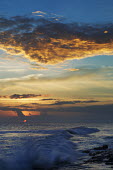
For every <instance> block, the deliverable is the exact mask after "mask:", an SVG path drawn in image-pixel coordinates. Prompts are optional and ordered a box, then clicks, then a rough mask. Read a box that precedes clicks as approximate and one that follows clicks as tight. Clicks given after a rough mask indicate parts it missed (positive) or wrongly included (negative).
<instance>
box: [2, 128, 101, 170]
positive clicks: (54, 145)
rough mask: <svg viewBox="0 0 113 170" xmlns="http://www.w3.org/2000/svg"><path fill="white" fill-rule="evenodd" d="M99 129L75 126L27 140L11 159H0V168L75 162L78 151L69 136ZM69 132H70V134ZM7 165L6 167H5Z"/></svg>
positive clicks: (28, 169) (9, 169) (25, 169)
mask: <svg viewBox="0 0 113 170" xmlns="http://www.w3.org/2000/svg"><path fill="white" fill-rule="evenodd" d="M97 131H99V130H98V129H95V128H87V127H77V128H72V129H69V130H64V131H61V132H58V131H56V132H55V131H54V134H53V135H50V136H47V137H45V138H44V139H40V140H37V139H36V138H35V140H33V138H32V139H30V140H28V142H27V144H26V145H25V146H23V147H22V148H21V150H20V151H18V152H17V153H18V154H16V157H14V158H13V159H12V160H11V159H10V160H9V161H7V164H6V163H4V161H2V160H1V161H0V164H1V165H0V167H1V169H0V170H34V169H40V168H41V169H46V170H47V169H50V168H52V167H55V166H58V165H59V166H60V165H62V164H66V163H71V162H75V161H76V160H77V159H78V157H79V156H80V153H79V152H78V151H77V146H76V144H75V143H73V142H72V141H71V140H70V138H71V137H72V134H73V135H76V134H79V135H85V134H90V133H94V132H97ZM70 133H71V134H70ZM6 166H7V167H6Z"/></svg>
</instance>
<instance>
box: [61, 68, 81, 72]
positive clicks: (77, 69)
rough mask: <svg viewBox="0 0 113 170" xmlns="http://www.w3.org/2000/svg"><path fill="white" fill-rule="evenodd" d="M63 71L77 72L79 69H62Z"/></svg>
mask: <svg viewBox="0 0 113 170" xmlns="http://www.w3.org/2000/svg"><path fill="white" fill-rule="evenodd" d="M64 70H67V71H78V70H80V69H77V68H67V69H64Z"/></svg>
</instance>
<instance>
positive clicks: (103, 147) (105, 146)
mask: <svg viewBox="0 0 113 170" xmlns="http://www.w3.org/2000/svg"><path fill="white" fill-rule="evenodd" d="M105 149H108V145H103V146H100V147H97V148H94V150H105Z"/></svg>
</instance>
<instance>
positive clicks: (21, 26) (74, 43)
mask: <svg viewBox="0 0 113 170" xmlns="http://www.w3.org/2000/svg"><path fill="white" fill-rule="evenodd" d="M14 94H17V96H13V95H14ZM0 96H1V97H0V108H1V110H4V109H3V107H6V110H8V108H9V107H18V108H22V109H23V107H24V113H25V112H26V111H25V105H26V107H27V105H29V103H31V105H30V109H32V108H34V110H32V113H33V114H36V113H35V109H37V107H38V108H40V109H42V110H43V108H46V109H47V108H48V109H50V108H58V107H61V106H62V107H65V108H66V107H68V108H76V107H83V106H92V107H93V105H97V106H98V105H103V104H107V105H109V104H110V105H111V104H113V1H112V0H103V1H102V0H86V1H84V0H57V1H53V0H24V1H23V0H19V1H15V0H10V1H8V0H1V1H0ZM22 100H23V101H22ZM9 101H10V102H9ZM20 101H21V102H20ZM9 103H10V104H9ZM12 103H13V104H12ZM22 103H24V106H21V105H22ZM33 103H35V104H36V105H35V104H34V105H33ZM37 105H38V106H37ZM27 109H28V108H27ZM1 113H3V111H1ZM37 114H38V112H37Z"/></svg>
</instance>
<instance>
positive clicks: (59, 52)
mask: <svg viewBox="0 0 113 170" xmlns="http://www.w3.org/2000/svg"><path fill="white" fill-rule="evenodd" d="M26 46H27V48H26V49H25V47H24V46H23V45H22V44H21V43H19V44H17V42H15V41H14V40H13V39H8V40H7V42H5V44H2V42H1V44H0V49H2V50H6V52H8V53H10V54H13V55H14V54H15V55H18V54H19V55H20V54H22V55H23V56H24V57H26V58H28V59H30V60H31V61H36V62H37V63H45V64H56V63H59V62H62V61H64V60H72V59H82V58H86V57H92V56H96V55H113V42H111V43H101V44H99V43H96V42H93V41H88V40H87V41H84V40H81V39H71V40H66V39H55V38H50V39H49V42H47V41H46V40H45V39H40V41H38V42H37V43H36V44H35V46H34V47H33V46H32V45H30V44H27V45H26Z"/></svg>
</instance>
